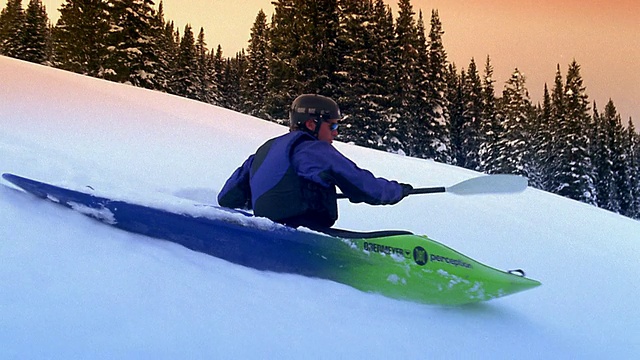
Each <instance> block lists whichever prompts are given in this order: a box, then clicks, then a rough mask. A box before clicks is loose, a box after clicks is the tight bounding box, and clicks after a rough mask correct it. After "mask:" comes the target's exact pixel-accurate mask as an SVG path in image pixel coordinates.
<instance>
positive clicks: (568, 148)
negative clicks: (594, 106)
mask: <svg viewBox="0 0 640 360" xmlns="http://www.w3.org/2000/svg"><path fill="white" fill-rule="evenodd" d="M554 100H555V101H556V103H554V107H555V109H556V112H557V114H558V116H559V117H558V118H557V120H558V126H559V128H558V129H557V139H556V141H555V146H556V147H555V149H554V152H555V154H556V156H557V158H556V161H555V164H554V169H553V172H554V174H553V176H554V180H555V182H556V186H555V188H553V189H552V191H553V192H554V193H556V194H559V195H562V196H565V197H568V198H571V199H574V200H578V201H582V202H585V203H588V204H595V202H596V194H595V188H594V184H593V168H592V162H591V158H590V156H589V151H588V149H589V133H588V131H587V125H588V123H589V113H588V111H589V103H588V100H587V95H586V94H585V88H584V86H583V80H582V76H581V75H580V66H579V65H578V63H577V62H576V61H575V60H574V61H573V62H572V63H571V64H570V65H569V69H568V71H567V78H566V85H565V86H564V92H562V91H561V88H558V87H556V89H554Z"/></svg>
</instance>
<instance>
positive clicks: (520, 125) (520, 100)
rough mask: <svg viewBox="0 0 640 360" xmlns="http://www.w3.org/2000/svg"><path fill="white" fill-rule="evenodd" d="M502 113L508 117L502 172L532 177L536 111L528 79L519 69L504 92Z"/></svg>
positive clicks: (502, 145)
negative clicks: (532, 124) (532, 128)
mask: <svg viewBox="0 0 640 360" xmlns="http://www.w3.org/2000/svg"><path fill="white" fill-rule="evenodd" d="M501 112H502V114H503V115H504V120H503V128H504V133H503V136H502V137H501V138H500V139H499V140H498V143H497V149H498V152H499V153H500V158H499V160H498V164H499V169H500V172H502V173H506V174H517V175H523V176H526V177H528V176H530V171H531V168H530V166H529V165H530V161H531V154H530V152H529V147H528V141H530V137H531V136H530V126H529V124H530V121H531V114H532V108H531V100H530V99H529V92H528V90H527V88H526V78H525V77H524V75H523V74H522V73H521V72H520V71H519V70H518V69H517V68H516V69H515V71H514V72H513V73H512V74H511V78H509V80H507V82H506V84H505V88H504V91H503V92H502V100H501Z"/></svg>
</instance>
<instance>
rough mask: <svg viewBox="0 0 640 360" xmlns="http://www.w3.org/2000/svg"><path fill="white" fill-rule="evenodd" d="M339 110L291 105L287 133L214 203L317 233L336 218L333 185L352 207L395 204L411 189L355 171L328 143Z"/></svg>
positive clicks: (328, 102)
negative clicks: (248, 211)
mask: <svg viewBox="0 0 640 360" xmlns="http://www.w3.org/2000/svg"><path fill="white" fill-rule="evenodd" d="M340 119H341V115H340V108H339V107H338V104H336V102H335V101H333V100H332V99H330V98H328V97H325V96H321V95H315V94H306V95H300V96H298V97H297V98H296V99H295V100H294V101H293V103H292V104H291V111H290V113H289V133H287V134H285V135H281V136H279V137H276V138H273V139H271V140H268V141H267V142H266V143H265V144H263V145H262V146H260V147H259V148H258V150H257V151H256V153H255V154H253V155H251V156H249V158H248V159H247V160H246V161H245V162H244V163H243V164H242V166H240V167H239V168H238V169H237V170H236V171H235V172H234V173H233V174H232V175H231V177H230V178H229V179H228V180H227V182H226V183H225V185H224V187H223V188H222V190H221V191H220V194H219V195H218V204H220V205H221V206H225V207H229V208H244V209H253V212H254V215H256V216H262V217H266V218H269V219H271V220H273V221H276V222H279V223H282V224H285V225H288V226H291V227H298V226H305V227H307V228H310V229H316V230H322V229H327V228H330V227H331V226H333V224H334V223H335V222H336V220H337V219H338V203H337V196H336V186H337V187H339V188H340V190H341V191H342V193H343V194H344V195H345V196H346V197H347V198H349V200H350V201H351V202H354V203H360V202H365V203H367V204H371V205H389V204H395V203H397V202H399V201H400V200H402V199H403V198H404V197H405V196H407V195H408V194H409V191H410V190H411V189H412V187H411V185H408V184H401V183H398V182H396V181H390V180H386V179H383V178H376V177H375V176H374V175H373V174H372V173H371V172H369V171H367V170H364V169H361V168H359V167H358V166H357V165H356V164H355V163H354V162H353V161H351V160H349V159H347V158H346V157H345V156H344V155H342V154H341V153H340V152H338V150H336V149H335V148H334V147H333V145H331V144H332V142H333V139H334V138H335V137H336V136H337V135H338V120H340Z"/></svg>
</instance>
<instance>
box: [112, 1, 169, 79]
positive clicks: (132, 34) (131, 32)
mask: <svg viewBox="0 0 640 360" xmlns="http://www.w3.org/2000/svg"><path fill="white" fill-rule="evenodd" d="M153 5H154V2H153V1H152V0H108V6H107V12H108V14H109V21H110V30H109V33H108V36H107V40H106V45H107V51H108V57H107V61H106V69H105V78H106V79H109V80H112V81H116V82H121V83H128V84H132V85H134V86H140V87H145V88H149V89H155V88H161V87H162V86H161V85H160V84H159V83H158V82H157V81H156V79H155V71H156V69H157V67H158V53H159V50H158V45H157V44H158V41H157V40H158V36H159V34H160V32H161V29H160V28H159V27H156V26H158V24H157V22H156V21H155V17H156V12H155V10H154V9H153Z"/></svg>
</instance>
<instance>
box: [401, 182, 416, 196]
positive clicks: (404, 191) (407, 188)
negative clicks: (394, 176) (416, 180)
mask: <svg viewBox="0 0 640 360" xmlns="http://www.w3.org/2000/svg"><path fill="white" fill-rule="evenodd" d="M400 186H402V198H405V197H407V196H409V195H410V194H411V190H413V186H411V185H409V184H403V183H400Z"/></svg>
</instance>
